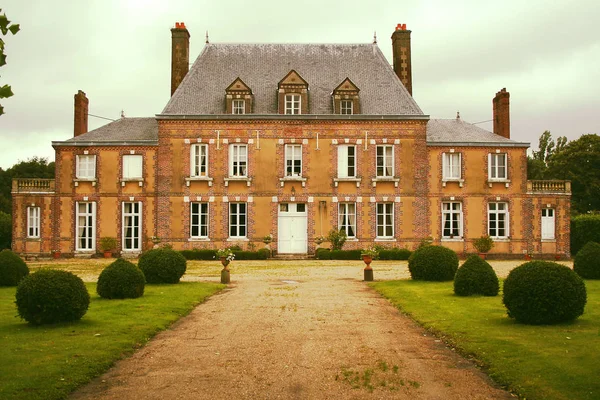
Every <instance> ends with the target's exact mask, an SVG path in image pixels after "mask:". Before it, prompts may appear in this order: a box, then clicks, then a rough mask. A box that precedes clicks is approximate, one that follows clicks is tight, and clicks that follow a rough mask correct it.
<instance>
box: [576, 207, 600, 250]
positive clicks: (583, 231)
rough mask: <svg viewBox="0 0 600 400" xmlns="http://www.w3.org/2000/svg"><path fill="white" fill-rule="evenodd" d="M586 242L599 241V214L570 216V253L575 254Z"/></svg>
mask: <svg viewBox="0 0 600 400" xmlns="http://www.w3.org/2000/svg"><path fill="white" fill-rule="evenodd" d="M587 242H596V243H600V214H585V215H578V216H576V217H572V218H571V254H573V255H575V254H577V253H578V252H579V250H580V249H581V248H582V247H583V246H585V244H586V243H587Z"/></svg>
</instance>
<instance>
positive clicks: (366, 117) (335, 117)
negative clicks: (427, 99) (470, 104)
mask: <svg viewBox="0 0 600 400" xmlns="http://www.w3.org/2000/svg"><path fill="white" fill-rule="evenodd" d="M156 119H157V120H211V119H214V120H232V121H239V120H242V121H246V120H256V119H266V120H295V121H297V120H303V119H305V120H332V121H344V120H351V121H352V120H354V121H376V120H386V119H389V120H403V119H407V120H423V121H429V115H425V114H408V115H399V114H380V115H376V114H352V115H339V114H300V115H285V114H241V115H239V114H237V115H236V114H209V115H207V114H198V115H194V114H156Z"/></svg>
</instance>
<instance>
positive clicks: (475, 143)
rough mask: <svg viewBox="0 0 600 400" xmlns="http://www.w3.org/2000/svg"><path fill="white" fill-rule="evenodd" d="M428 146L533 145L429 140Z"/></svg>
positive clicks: (524, 145)
mask: <svg viewBox="0 0 600 400" xmlns="http://www.w3.org/2000/svg"><path fill="white" fill-rule="evenodd" d="M427 146H440V147H441V146H450V147H452V146H455V147H490V146H495V147H531V143H527V142H508V143H507V142H430V141H429V140H428V141H427Z"/></svg>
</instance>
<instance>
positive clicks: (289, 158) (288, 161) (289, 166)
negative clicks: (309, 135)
mask: <svg viewBox="0 0 600 400" xmlns="http://www.w3.org/2000/svg"><path fill="white" fill-rule="evenodd" d="M298 149H300V152H299V155H300V159H297V158H296V157H297V156H298V154H296V151H297V150H298ZM283 152H284V158H285V176H286V177H300V178H301V177H302V145H301V144H286V145H285V146H284V149H283ZM297 162H299V165H298V164H297ZM296 169H299V171H298V173H296Z"/></svg>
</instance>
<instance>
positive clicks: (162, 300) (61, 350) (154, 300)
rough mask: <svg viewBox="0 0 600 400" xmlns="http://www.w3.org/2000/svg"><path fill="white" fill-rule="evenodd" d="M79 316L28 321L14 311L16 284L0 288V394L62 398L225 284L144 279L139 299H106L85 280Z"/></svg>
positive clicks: (19, 397) (142, 343)
mask: <svg viewBox="0 0 600 400" xmlns="http://www.w3.org/2000/svg"><path fill="white" fill-rule="evenodd" d="M86 286H87V288H88V291H89V293H90V296H91V302H90V307H89V310H88V312H87V314H86V315H85V316H84V317H83V318H82V319H81V321H78V322H73V323H62V324H55V325H46V326H39V327H36V326H31V325H29V324H27V323H26V322H25V321H22V320H21V319H20V318H19V317H18V316H17V309H16V306H15V304H14V301H15V291H16V289H15V288H0V338H1V343H2V345H1V346H0V360H2V362H1V363H0V398H1V399H28V400H29V399H61V398H64V397H65V396H66V395H67V394H69V393H70V392H72V391H73V390H74V389H76V388H77V387H78V386H81V385H82V384H84V383H86V382H89V381H90V380H91V379H92V378H94V377H96V376H98V375H100V374H102V373H103V372H105V371H106V370H107V369H108V368H109V367H110V366H111V365H113V363H114V362H115V361H117V360H118V359H121V358H123V357H125V356H127V355H129V354H131V353H132V352H133V351H134V350H135V349H137V348H139V347H141V346H143V345H144V344H145V343H146V342H147V341H148V340H149V339H150V338H151V337H152V336H154V335H155V334H156V333H158V332H159V331H161V330H164V329H166V328H167V327H169V326H170V325H171V324H172V323H173V322H174V321H176V320H178V319H179V318H181V317H182V316H184V315H187V314H188V313H189V312H190V311H191V310H192V309H193V308H194V306H196V305H197V304H199V303H201V302H203V301H204V300H205V299H206V298H207V297H208V296H210V295H212V294H214V293H216V292H217V291H219V290H221V289H222V288H224V285H218V284H212V283H200V282H181V283H179V284H177V285H146V290H145V292H144V296H142V297H140V298H138V299H127V300H106V299H102V298H101V297H99V296H98V295H97V294H96V284H95V283H87V284H86Z"/></svg>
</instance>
